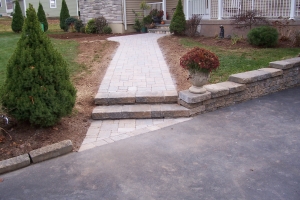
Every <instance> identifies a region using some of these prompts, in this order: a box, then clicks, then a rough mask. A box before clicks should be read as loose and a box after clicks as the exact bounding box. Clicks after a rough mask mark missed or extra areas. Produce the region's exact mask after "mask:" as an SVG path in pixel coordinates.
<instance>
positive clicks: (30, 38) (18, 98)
mask: <svg viewBox="0 0 300 200" xmlns="http://www.w3.org/2000/svg"><path fill="white" fill-rule="evenodd" d="M26 16H27V18H26V19H25V23H24V26H23V31H22V35H21V38H20V40H19V41H18V44H17V47H16V49H15V51H14V53H13V55H12V56H11V58H10V59H9V61H8V64H7V68H6V69H7V73H6V75H7V76H6V80H5V83H4V85H3V88H2V89H1V94H0V96H1V103H2V105H3V106H4V107H5V108H6V109H7V111H8V113H9V114H10V115H11V116H13V117H14V118H15V119H17V120H19V121H25V122H29V123H31V124H32V125H37V126H53V125H55V124H56V123H57V122H58V121H59V120H60V119H61V117H63V116H66V115H68V114H70V113H71V112H72V108H73V106H74V104H75V98H76V90H75V88H74V87H73V85H72V83H71V81H70V77H69V72H68V69H67V63H66V62H65V60H64V59H63V57H62V55H61V54H59V53H58V52H57V50H56V49H54V47H53V46H52V44H51V40H50V39H49V38H48V36H47V35H45V34H43V32H42V30H41V27H40V22H39V21H38V18H37V15H36V12H35V10H34V8H33V6H32V5H31V4H29V8H28V9H27V11H26Z"/></svg>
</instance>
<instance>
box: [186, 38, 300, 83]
mask: <svg viewBox="0 0 300 200" xmlns="http://www.w3.org/2000/svg"><path fill="white" fill-rule="evenodd" d="M180 42H181V44H183V45H184V46H185V47H195V46H199V47H202V48H205V49H209V50H210V51H212V52H214V53H215V54H216V55H217V56H218V57H219V60H220V67H219V69H218V70H217V71H215V72H213V73H212V74H211V78H210V79H211V80H210V82H212V83H216V82H222V81H226V80H227V79H228V77H229V75H231V74H235V73H240V72H244V71H250V70H255V69H259V68H263V67H268V65H269V62H272V61H276V60H283V59H286V58H292V57H296V56H298V54H299V53H300V48H284V49H283V48H281V49H279V48H260V49H254V48H251V49H236V50H231V49H222V48H218V47H211V46H205V45H202V44H201V43H199V42H195V41H193V40H191V39H186V38H184V39H182V40H181V41H180Z"/></svg>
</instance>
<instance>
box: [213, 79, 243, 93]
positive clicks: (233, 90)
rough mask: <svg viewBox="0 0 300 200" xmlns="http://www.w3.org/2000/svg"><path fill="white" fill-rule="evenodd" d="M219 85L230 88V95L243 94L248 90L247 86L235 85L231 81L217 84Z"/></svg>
mask: <svg viewBox="0 0 300 200" xmlns="http://www.w3.org/2000/svg"><path fill="white" fill-rule="evenodd" d="M217 84H218V85H220V86H223V87H226V88H228V89H229V93H230V94H232V93H236V92H241V91H243V90H245V89H246V85H245V84H240V83H235V82H231V81H225V82H221V83H217Z"/></svg>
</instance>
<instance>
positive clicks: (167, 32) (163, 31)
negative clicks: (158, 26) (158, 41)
mask: <svg viewBox="0 0 300 200" xmlns="http://www.w3.org/2000/svg"><path fill="white" fill-rule="evenodd" d="M148 33H157V34H171V33H170V31H165V30H155V31H154V30H149V31H148Z"/></svg>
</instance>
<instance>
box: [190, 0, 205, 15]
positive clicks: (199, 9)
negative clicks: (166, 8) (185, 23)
mask: <svg viewBox="0 0 300 200" xmlns="http://www.w3.org/2000/svg"><path fill="white" fill-rule="evenodd" d="M209 3H210V1H209V0H188V1H187V4H188V5H187V6H188V15H189V16H188V17H189V18H190V17H191V16H192V15H201V16H202V18H204V19H205V18H209V14H210V12H209V10H210V9H209V7H210V6H209Z"/></svg>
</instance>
